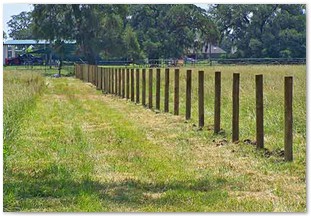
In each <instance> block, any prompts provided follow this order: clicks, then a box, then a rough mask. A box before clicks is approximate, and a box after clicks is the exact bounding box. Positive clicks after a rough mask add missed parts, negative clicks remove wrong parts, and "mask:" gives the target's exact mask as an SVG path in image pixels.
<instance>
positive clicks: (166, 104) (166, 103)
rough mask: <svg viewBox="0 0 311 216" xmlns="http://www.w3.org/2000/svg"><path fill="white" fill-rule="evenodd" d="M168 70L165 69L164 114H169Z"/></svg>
mask: <svg viewBox="0 0 311 216" xmlns="http://www.w3.org/2000/svg"><path fill="white" fill-rule="evenodd" d="M169 90H170V69H169V68H166V69H165V89H164V112H169Z"/></svg>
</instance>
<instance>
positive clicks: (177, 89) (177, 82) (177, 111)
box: [174, 68, 179, 115]
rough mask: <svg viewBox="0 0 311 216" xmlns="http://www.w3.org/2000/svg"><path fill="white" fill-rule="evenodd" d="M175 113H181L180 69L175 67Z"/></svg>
mask: <svg viewBox="0 0 311 216" xmlns="http://www.w3.org/2000/svg"><path fill="white" fill-rule="evenodd" d="M174 84H175V86H174V115H179V69H178V68H176V69H175V77H174Z"/></svg>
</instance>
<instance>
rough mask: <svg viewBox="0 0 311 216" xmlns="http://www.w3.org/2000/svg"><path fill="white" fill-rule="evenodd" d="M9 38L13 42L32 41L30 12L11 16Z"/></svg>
mask: <svg viewBox="0 0 311 216" xmlns="http://www.w3.org/2000/svg"><path fill="white" fill-rule="evenodd" d="M7 24H8V26H9V28H10V29H9V36H10V37H11V38H13V39H14V40H22V39H32V38H33V36H32V28H33V23H32V17H31V12H26V11H23V12H21V13H20V14H18V15H13V16H12V18H11V19H10V21H9V22H7Z"/></svg>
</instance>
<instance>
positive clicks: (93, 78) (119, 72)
mask: <svg viewBox="0 0 311 216" xmlns="http://www.w3.org/2000/svg"><path fill="white" fill-rule="evenodd" d="M74 72H75V77H76V78H77V79H80V80H82V81H84V82H90V83H92V84H93V85H94V86H95V87H96V89H98V90H102V91H103V93H110V94H115V95H116V96H119V97H121V98H124V97H125V98H126V99H130V100H131V101H132V102H136V103H137V104H138V103H140V85H141V86H142V87H141V104H142V105H143V106H146V90H147V89H146V88H147V86H146V84H147V83H146V82H147V81H146V68H143V69H142V73H141V84H140V69H138V68H137V69H136V76H135V74H134V72H135V71H134V69H131V70H130V69H129V68H111V67H109V68H102V67H101V68H100V67H98V66H95V65H78V64H76V65H75V68H74ZM130 72H131V73H130ZM164 73H165V77H164V80H165V81H164V112H169V86H170V78H169V77H170V75H169V74H170V69H169V68H166V69H165V71H164ZM185 81H186V116H185V118H186V120H188V119H190V118H191V92H192V91H191V88H192V86H191V83H192V70H187V71H186V80H185ZM135 82H136V86H135ZM179 83H180V70H179V68H175V70H174V111H173V113H174V115H179V98H180V95H179V90H180V89H179V88H180V87H179ZM214 84H215V92H214V93H215V95H214V133H219V132H220V122H221V113H220V110H221V72H220V71H216V72H215V83H214ZM255 86H256V89H255V93H256V146H257V149H262V148H264V103H263V75H262V74H259V75H255ZM135 87H136V88H135ZM155 87H156V92H155V93H156V109H157V110H160V93H161V69H160V68H157V69H156V83H155ZM239 88H240V74H239V73H233V82H232V142H238V141H239V94H240V93H239ZM135 91H136V100H134V99H135ZM130 93H131V95H130ZM148 94H149V95H148V108H149V109H152V108H153V69H152V68H149V73H148ZM197 94H198V95H197V96H198V126H199V128H203V127H204V71H203V70H200V71H198V92H197ZM292 103H293V77H285V79H284V117H285V118H284V119H285V120H284V155H285V160H286V161H292V160H293V105H292Z"/></svg>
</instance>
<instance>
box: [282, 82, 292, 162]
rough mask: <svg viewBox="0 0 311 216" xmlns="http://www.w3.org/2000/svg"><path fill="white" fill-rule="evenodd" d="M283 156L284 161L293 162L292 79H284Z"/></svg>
mask: <svg viewBox="0 0 311 216" xmlns="http://www.w3.org/2000/svg"><path fill="white" fill-rule="evenodd" d="M284 115H285V116H284V119H285V121H284V122H285V130H284V156H285V161H292V160H293V77H291V76H288V77H285V83H284Z"/></svg>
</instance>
